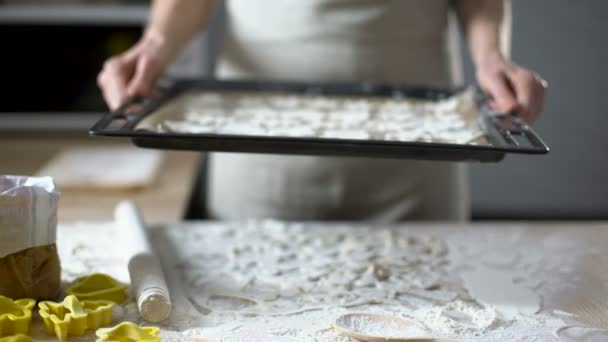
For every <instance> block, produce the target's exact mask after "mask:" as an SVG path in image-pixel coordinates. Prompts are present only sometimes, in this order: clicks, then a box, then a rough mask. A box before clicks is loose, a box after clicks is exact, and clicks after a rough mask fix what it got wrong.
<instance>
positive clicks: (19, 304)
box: [0, 296, 36, 337]
mask: <svg viewBox="0 0 608 342" xmlns="http://www.w3.org/2000/svg"><path fill="white" fill-rule="evenodd" d="M34 305H36V301H35V300H34V299H29V298H26V299H18V300H15V301H14V300H12V299H10V298H8V297H4V296H0V337H2V336H9V335H15V334H27V333H28V332H29V330H30V325H31V323H32V309H33V308H34Z"/></svg>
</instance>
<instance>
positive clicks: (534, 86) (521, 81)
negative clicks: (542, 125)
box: [508, 68, 547, 123]
mask: <svg viewBox="0 0 608 342" xmlns="http://www.w3.org/2000/svg"><path fill="white" fill-rule="evenodd" d="M508 76H509V79H510V80H511V83H512V84H513V88H514V90H515V94H516V97H517V102H518V104H519V108H518V111H517V114H518V115H519V116H521V118H522V119H524V120H525V121H526V122H529V123H532V122H534V121H535V120H536V119H537V118H538V117H539V116H540V114H541V113H542V111H543V109H544V108H543V107H544V102H545V88H546V86H547V82H546V81H544V80H543V79H541V78H540V76H538V75H537V74H535V73H533V72H531V71H528V70H526V69H522V68H518V69H515V70H513V71H511V72H509V73H508Z"/></svg>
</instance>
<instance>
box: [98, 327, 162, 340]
mask: <svg viewBox="0 0 608 342" xmlns="http://www.w3.org/2000/svg"><path fill="white" fill-rule="evenodd" d="M95 334H96V335H97V337H98V339H97V340H96V342H114V341H128V342H160V337H159V336H158V334H160V329H158V328H156V327H140V326H139V325H137V324H134V323H131V322H122V323H120V324H119V325H117V326H115V327H112V328H103V329H98V330H97V332H95Z"/></svg>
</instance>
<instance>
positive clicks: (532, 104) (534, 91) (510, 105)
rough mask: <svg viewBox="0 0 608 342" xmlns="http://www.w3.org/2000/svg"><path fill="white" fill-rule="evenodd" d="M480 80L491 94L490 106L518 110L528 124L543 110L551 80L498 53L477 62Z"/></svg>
mask: <svg viewBox="0 0 608 342" xmlns="http://www.w3.org/2000/svg"><path fill="white" fill-rule="evenodd" d="M477 81H478V82H479V85H480V86H481V88H482V89H483V90H484V91H485V92H486V93H487V94H489V95H490V96H491V98H492V99H491V100H490V106H491V107H492V109H494V110H496V111H499V112H503V113H509V112H511V113H516V114H518V115H519V116H520V117H521V118H522V119H523V120H525V121H526V122H528V123H532V122H534V121H535V120H536V119H538V117H539V116H540V114H541V113H542V111H543V108H544V103H545V92H546V89H547V82H546V81H545V80H543V79H542V78H541V77H540V76H539V75H538V74H537V73H535V72H533V71H530V70H528V69H526V68H523V67H521V66H519V65H517V64H514V63H512V62H509V61H507V60H505V59H504V58H503V57H502V56H501V55H500V54H498V53H497V54H495V55H494V56H492V57H489V58H487V59H484V60H483V61H481V62H478V63H477Z"/></svg>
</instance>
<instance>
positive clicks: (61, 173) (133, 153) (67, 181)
mask: <svg viewBox="0 0 608 342" xmlns="http://www.w3.org/2000/svg"><path fill="white" fill-rule="evenodd" d="M162 157H163V154H162V152H160V151H154V150H141V149H137V148H134V147H84V148H67V149H64V150H63V151H61V152H60V153H59V154H58V155H57V156H56V157H55V158H53V159H52V160H51V161H50V162H49V163H47V164H46V165H45V166H44V167H43V168H42V169H41V170H40V171H38V173H37V174H38V175H41V176H51V177H53V178H54V180H55V183H56V184H57V186H58V187H59V189H68V188H75V189H98V190H103V189H114V190H126V189H134V188H143V187H147V186H150V185H151V184H152V183H154V181H155V179H156V176H157V175H158V172H159V170H160V167H161V164H162Z"/></svg>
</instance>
